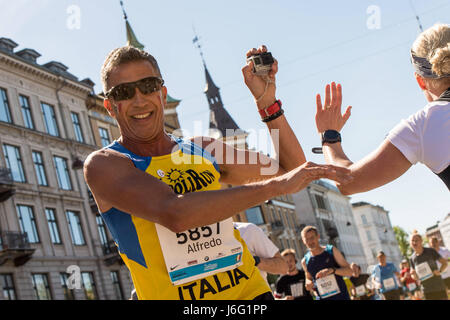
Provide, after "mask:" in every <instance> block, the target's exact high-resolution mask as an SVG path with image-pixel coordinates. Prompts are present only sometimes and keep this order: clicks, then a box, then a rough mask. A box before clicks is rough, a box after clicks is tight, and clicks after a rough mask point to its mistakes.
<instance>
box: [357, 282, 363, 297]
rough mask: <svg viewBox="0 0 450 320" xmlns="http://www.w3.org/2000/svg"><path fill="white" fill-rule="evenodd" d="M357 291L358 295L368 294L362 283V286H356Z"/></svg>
mask: <svg viewBox="0 0 450 320" xmlns="http://www.w3.org/2000/svg"><path fill="white" fill-rule="evenodd" d="M355 291H356V296H357V297H361V296H363V295H365V294H366V287H365V286H364V285H363V284H362V285H360V286H357V287H356V288H355Z"/></svg>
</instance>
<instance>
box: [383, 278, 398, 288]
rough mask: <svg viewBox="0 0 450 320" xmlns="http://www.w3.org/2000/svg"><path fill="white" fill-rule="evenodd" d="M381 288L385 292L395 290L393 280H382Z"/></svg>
mask: <svg viewBox="0 0 450 320" xmlns="http://www.w3.org/2000/svg"><path fill="white" fill-rule="evenodd" d="M383 286H384V289H385V290H386V291H388V290H391V289H395V280H394V278H387V279H384V280H383Z"/></svg>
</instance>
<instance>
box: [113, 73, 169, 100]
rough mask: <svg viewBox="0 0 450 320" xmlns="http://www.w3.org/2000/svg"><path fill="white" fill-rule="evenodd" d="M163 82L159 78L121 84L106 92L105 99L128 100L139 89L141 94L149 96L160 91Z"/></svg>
mask: <svg viewBox="0 0 450 320" xmlns="http://www.w3.org/2000/svg"><path fill="white" fill-rule="evenodd" d="M163 84H164V80H163V79H161V78H159V77H148V78H144V79H141V80H138V81H135V82H127V83H121V84H119V85H117V86H115V87H112V88H111V89H109V90H108V92H106V94H105V96H106V98H108V99H109V98H113V99H114V100H116V101H120V100H128V99H131V98H133V97H134V95H135V94H136V88H139V91H141V93H142V94H150V93H153V92H156V91H158V90H160V89H161V87H162V85H163Z"/></svg>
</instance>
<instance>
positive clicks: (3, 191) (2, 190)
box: [0, 168, 15, 202]
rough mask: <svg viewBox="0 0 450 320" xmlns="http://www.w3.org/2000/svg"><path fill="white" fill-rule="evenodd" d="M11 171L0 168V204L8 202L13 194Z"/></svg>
mask: <svg viewBox="0 0 450 320" xmlns="http://www.w3.org/2000/svg"><path fill="white" fill-rule="evenodd" d="M13 184H14V181H13V178H12V174H11V170H10V169H8V168H0V202H3V201H6V200H8V199H9V198H10V197H11V196H12V195H14V193H15V189H14V185H13Z"/></svg>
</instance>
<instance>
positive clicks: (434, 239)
mask: <svg viewBox="0 0 450 320" xmlns="http://www.w3.org/2000/svg"><path fill="white" fill-rule="evenodd" d="M431 246H432V247H433V248H439V242H438V239H436V238H433V239H431Z"/></svg>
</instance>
